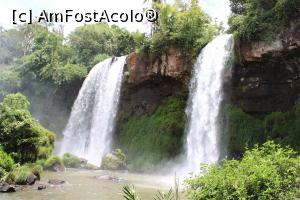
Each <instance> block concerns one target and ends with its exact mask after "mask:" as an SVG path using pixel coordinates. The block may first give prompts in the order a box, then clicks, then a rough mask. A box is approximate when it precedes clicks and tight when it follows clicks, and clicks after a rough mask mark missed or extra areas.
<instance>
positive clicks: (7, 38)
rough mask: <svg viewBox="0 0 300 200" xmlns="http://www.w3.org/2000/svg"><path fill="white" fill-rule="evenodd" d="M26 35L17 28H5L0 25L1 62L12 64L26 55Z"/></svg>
mask: <svg viewBox="0 0 300 200" xmlns="http://www.w3.org/2000/svg"><path fill="white" fill-rule="evenodd" d="M23 38H24V35H23V33H22V32H20V31H18V30H17V29H9V30H4V29H3V28H2V27H0V64H11V63H13V62H14V61H15V59H16V58H20V57H21V56H23V55H24V51H23V48H22V44H23V43H22V42H23Z"/></svg>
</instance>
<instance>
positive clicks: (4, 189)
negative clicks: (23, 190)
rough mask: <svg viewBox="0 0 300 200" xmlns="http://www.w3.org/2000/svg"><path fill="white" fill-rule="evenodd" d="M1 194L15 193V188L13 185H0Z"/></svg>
mask: <svg viewBox="0 0 300 200" xmlns="http://www.w3.org/2000/svg"><path fill="white" fill-rule="evenodd" d="M0 192H1V193H12V192H16V187H15V186H14V185H9V184H7V183H3V184H0Z"/></svg>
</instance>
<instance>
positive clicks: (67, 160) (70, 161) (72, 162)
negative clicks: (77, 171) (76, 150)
mask: <svg viewBox="0 0 300 200" xmlns="http://www.w3.org/2000/svg"><path fill="white" fill-rule="evenodd" d="M62 161H63V164H64V165H65V166H66V167H72V168H78V167H80V166H81V161H80V158H78V157H77V156H74V155H72V154H70V153H65V154H64V155H63V158H62Z"/></svg>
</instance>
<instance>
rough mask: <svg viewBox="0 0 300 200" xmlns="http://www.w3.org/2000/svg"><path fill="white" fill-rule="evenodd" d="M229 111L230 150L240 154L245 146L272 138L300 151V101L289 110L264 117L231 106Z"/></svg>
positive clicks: (232, 153)
mask: <svg viewBox="0 0 300 200" xmlns="http://www.w3.org/2000/svg"><path fill="white" fill-rule="evenodd" d="M227 113H228V127H227V128H228V130H227V131H228V133H227V134H226V135H228V136H229V146H228V148H229V152H230V154H231V155H233V156H240V155H241V154H242V153H243V151H244V148H245V147H253V146H254V145H255V144H262V143H263V142H265V141H266V140H267V139H271V140H274V141H276V142H277V143H280V144H282V145H290V146H291V147H292V148H294V149H295V150H297V151H300V135H299V132H300V126H299V124H300V103H298V104H296V105H295V106H294V107H293V108H292V109H291V111H289V112H274V113H271V114H269V115H267V116H266V117H265V118H263V119H258V118H255V117H252V116H250V115H248V114H246V113H244V112H243V111H242V110H241V109H239V108H237V107H234V106H231V107H229V109H228V110H227Z"/></svg>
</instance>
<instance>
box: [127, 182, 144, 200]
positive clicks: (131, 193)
mask: <svg viewBox="0 0 300 200" xmlns="http://www.w3.org/2000/svg"><path fill="white" fill-rule="evenodd" d="M123 197H124V198H125V199H126V200H141V199H140V197H139V196H138V195H137V194H136V192H135V190H134V187H130V186H129V185H125V186H124V187H123Z"/></svg>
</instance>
